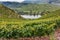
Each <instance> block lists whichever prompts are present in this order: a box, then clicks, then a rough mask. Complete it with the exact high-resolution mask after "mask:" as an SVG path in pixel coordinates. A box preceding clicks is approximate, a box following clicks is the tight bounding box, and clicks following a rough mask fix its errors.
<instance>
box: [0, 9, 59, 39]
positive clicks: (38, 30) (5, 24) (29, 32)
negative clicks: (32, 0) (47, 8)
mask: <svg viewBox="0 0 60 40" xmlns="http://www.w3.org/2000/svg"><path fill="white" fill-rule="evenodd" d="M59 11H60V10H57V11H53V12H50V13H48V12H46V13H47V14H44V15H43V16H42V17H41V18H39V19H36V20H24V19H21V18H20V19H17V18H14V19H13V18H11V19H10V18H7V17H5V18H0V37H4V38H11V37H14V38H15V37H35V36H39V37H40V36H44V35H50V34H51V33H53V32H54V31H55V29H56V28H58V27H59V26H60V12H59ZM4 12H6V11H4ZM2 14H3V15H4V13H2ZM6 15H7V14H6Z"/></svg>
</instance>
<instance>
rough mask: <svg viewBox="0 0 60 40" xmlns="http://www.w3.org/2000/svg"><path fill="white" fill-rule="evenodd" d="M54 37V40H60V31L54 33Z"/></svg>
mask: <svg viewBox="0 0 60 40" xmlns="http://www.w3.org/2000/svg"><path fill="white" fill-rule="evenodd" d="M54 36H55V38H56V40H60V29H58V30H56V31H55V34H54Z"/></svg>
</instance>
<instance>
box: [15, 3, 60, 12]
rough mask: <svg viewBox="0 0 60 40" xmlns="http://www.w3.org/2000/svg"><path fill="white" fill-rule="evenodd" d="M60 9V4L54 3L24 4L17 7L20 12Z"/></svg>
mask: <svg viewBox="0 0 60 40" xmlns="http://www.w3.org/2000/svg"><path fill="white" fill-rule="evenodd" d="M58 9H60V6H56V5H52V4H29V5H24V6H21V7H18V8H16V9H15V10H17V11H18V12H21V11H23V12H28V13H29V12H33V13H36V12H42V11H55V10H58Z"/></svg>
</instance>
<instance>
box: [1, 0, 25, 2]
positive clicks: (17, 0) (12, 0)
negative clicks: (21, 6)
mask: <svg viewBox="0 0 60 40" xmlns="http://www.w3.org/2000/svg"><path fill="white" fill-rule="evenodd" d="M0 1H11V2H23V1H24V0H0Z"/></svg>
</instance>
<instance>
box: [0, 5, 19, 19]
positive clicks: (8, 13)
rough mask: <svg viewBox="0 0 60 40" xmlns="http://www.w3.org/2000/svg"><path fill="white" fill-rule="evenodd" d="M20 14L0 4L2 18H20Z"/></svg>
mask: <svg viewBox="0 0 60 40" xmlns="http://www.w3.org/2000/svg"><path fill="white" fill-rule="evenodd" d="M19 17H20V16H19V15H18V14H17V13H15V12H14V11H13V10H11V9H9V8H7V7H5V6H3V5H1V4H0V18H19Z"/></svg>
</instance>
